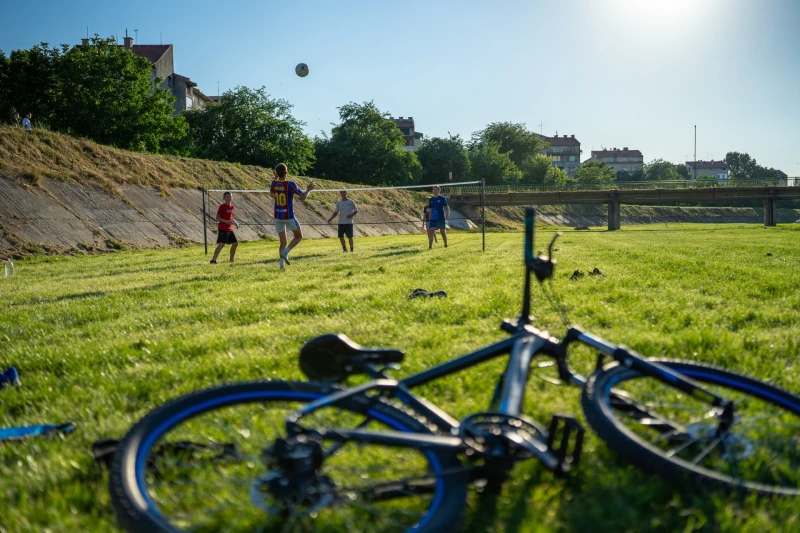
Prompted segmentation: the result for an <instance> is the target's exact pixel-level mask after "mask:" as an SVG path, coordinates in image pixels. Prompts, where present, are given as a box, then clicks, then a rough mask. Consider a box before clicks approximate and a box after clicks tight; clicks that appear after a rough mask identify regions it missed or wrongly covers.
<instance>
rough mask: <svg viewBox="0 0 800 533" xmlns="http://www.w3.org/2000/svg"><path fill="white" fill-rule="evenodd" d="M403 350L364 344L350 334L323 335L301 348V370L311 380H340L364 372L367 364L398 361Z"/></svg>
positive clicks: (384, 363)
mask: <svg viewBox="0 0 800 533" xmlns="http://www.w3.org/2000/svg"><path fill="white" fill-rule="evenodd" d="M404 355H405V354H404V353H403V352H402V351H400V350H394V349H387V348H371V347H365V346H361V345H360V344H358V343H357V342H354V341H353V340H352V339H350V338H349V337H347V335H343V334H341V333H339V334H333V333H331V334H328V335H320V336H319V337H315V338H313V339H311V340H310V341H308V342H307V343H305V345H304V346H303V347H302V348H301V349H300V369H301V370H302V371H303V374H305V375H306V377H308V379H311V380H315V381H333V382H337V383H338V382H340V381H342V380H344V379H345V378H346V377H347V376H349V375H352V374H363V373H365V372H366V371H367V365H386V364H390V363H399V362H401V361H402V360H403V357H404Z"/></svg>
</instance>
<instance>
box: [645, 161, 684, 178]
mask: <svg viewBox="0 0 800 533" xmlns="http://www.w3.org/2000/svg"><path fill="white" fill-rule="evenodd" d="M644 178H645V180H647V181H677V180H678V179H680V177H679V175H678V171H677V170H676V169H675V165H673V164H672V163H670V162H669V161H664V160H663V159H654V160H653V161H651V162H649V163H647V164H646V165H644Z"/></svg>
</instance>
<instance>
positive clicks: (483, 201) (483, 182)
mask: <svg viewBox="0 0 800 533" xmlns="http://www.w3.org/2000/svg"><path fill="white" fill-rule="evenodd" d="M481 240H482V242H483V251H484V252H485V251H486V180H481Z"/></svg>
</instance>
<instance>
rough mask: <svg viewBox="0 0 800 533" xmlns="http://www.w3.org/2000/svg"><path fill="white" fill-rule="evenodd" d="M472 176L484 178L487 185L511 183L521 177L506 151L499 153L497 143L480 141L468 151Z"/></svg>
mask: <svg viewBox="0 0 800 533" xmlns="http://www.w3.org/2000/svg"><path fill="white" fill-rule="evenodd" d="M469 161H470V165H471V167H472V178H473V179H475V180H481V179H482V180H486V184H487V185H513V184H516V183H519V182H520V180H521V179H522V172H520V171H519V169H518V168H517V166H516V165H515V164H514V163H513V162H512V161H511V158H510V157H509V154H508V153H501V152H500V147H499V145H497V144H495V143H482V144H480V145H476V146H474V147H473V148H472V149H470V151H469Z"/></svg>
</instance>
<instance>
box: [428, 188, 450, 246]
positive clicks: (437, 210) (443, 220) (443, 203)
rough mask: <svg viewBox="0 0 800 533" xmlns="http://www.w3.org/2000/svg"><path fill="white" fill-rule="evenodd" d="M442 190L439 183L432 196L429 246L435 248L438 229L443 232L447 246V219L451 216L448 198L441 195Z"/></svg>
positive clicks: (443, 239) (443, 238)
mask: <svg viewBox="0 0 800 533" xmlns="http://www.w3.org/2000/svg"><path fill="white" fill-rule="evenodd" d="M441 192H442V190H441V188H439V186H438V185H436V186H434V187H433V196H432V197H431V199H430V200H428V201H429V202H430V205H431V219H430V222H429V223H428V248H429V249H430V248H433V239H434V236H435V233H436V230H437V229H438V230H439V233H441V234H442V242H444V247H445V248H447V219H448V218H450V206H448V205H447V199H446V198H445V197H444V196H440V194H441Z"/></svg>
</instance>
